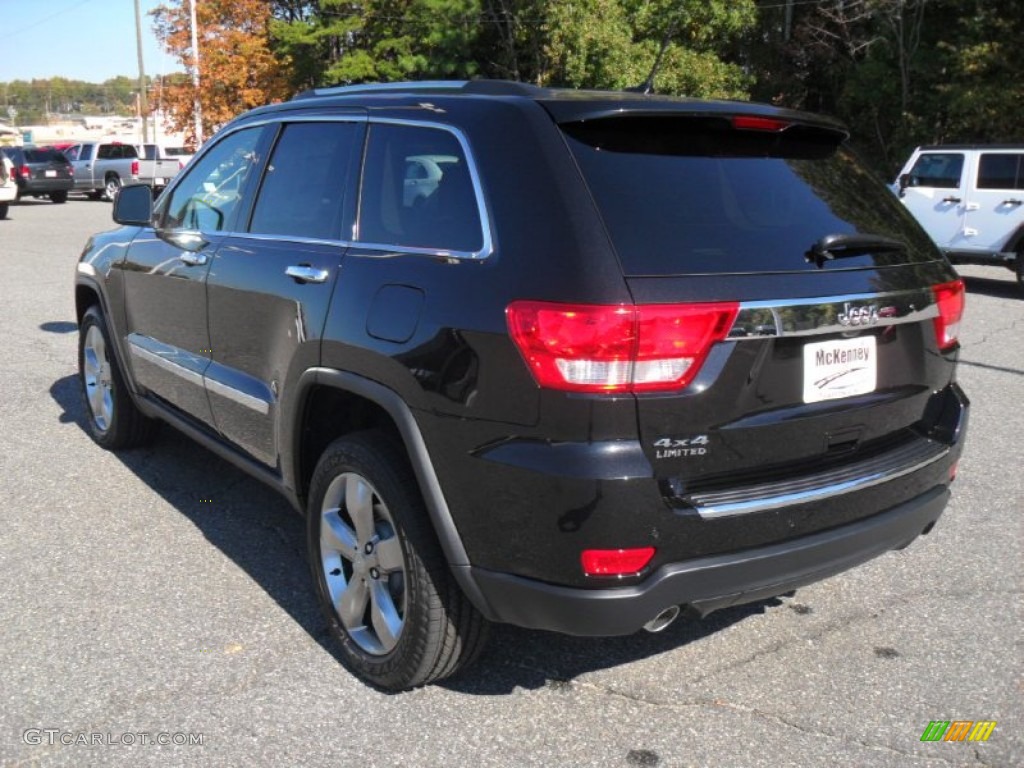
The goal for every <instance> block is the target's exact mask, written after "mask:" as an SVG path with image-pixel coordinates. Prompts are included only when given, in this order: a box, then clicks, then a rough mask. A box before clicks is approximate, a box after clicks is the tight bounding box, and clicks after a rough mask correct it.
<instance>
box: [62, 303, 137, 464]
mask: <svg viewBox="0 0 1024 768" xmlns="http://www.w3.org/2000/svg"><path fill="white" fill-rule="evenodd" d="M78 377H79V382H80V384H81V392H82V399H83V402H84V404H85V413H86V417H87V419H88V423H89V434H90V436H91V437H92V439H93V440H95V441H96V442H97V443H98V444H99V445H101V446H103V447H104V448H107V449H109V450H115V449H119V448H134V447H136V446H139V445H143V444H145V443H146V442H148V441H149V440H150V439H151V438H152V437H153V434H154V433H155V431H156V422H154V421H153V420H152V419H149V418H147V417H146V416H144V415H142V413H141V412H140V411H139V409H138V408H137V407H136V406H135V402H134V401H133V400H132V396H131V393H130V392H129V391H128V387H127V386H126V385H125V382H124V376H123V375H122V373H121V369H120V367H119V366H118V364H117V358H116V357H115V356H114V353H113V350H112V349H111V345H110V335H109V333H108V332H107V324H106V321H105V320H104V318H103V313H102V312H100V310H99V307H97V306H92V307H90V308H89V309H88V310H86V312H85V315H84V316H83V317H82V322H81V323H80V324H79V327H78Z"/></svg>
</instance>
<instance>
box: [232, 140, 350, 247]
mask: <svg viewBox="0 0 1024 768" xmlns="http://www.w3.org/2000/svg"><path fill="white" fill-rule="evenodd" d="M357 135H358V128H357V126H356V125H355V124H354V123H343V122H324V123H294V124H291V125H287V126H285V128H284V131H283V132H282V134H281V138H280V139H279V140H278V142H277V146H276V147H275V148H274V152H273V154H272V155H271V156H270V162H269V163H268V164H267V170H266V172H265V173H264V174H263V183H262V185H261V186H260V191H259V196H258V197H257V198H256V207H255V208H254V210H253V214H252V221H251V223H250V225H249V231H250V232H253V233H256V234H264V235H293V236H295V237H309V238H314V239H320V240H328V239H333V240H338V239H340V238H341V213H342V203H343V202H344V193H345V185H346V183H347V178H348V166H349V158H350V157H351V156H352V148H353V145H354V143H355V141H356V137H357Z"/></svg>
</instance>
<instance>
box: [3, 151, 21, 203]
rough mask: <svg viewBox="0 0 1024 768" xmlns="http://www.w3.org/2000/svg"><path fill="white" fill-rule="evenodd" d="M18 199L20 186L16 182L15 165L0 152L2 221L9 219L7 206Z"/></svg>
mask: <svg viewBox="0 0 1024 768" xmlns="http://www.w3.org/2000/svg"><path fill="white" fill-rule="evenodd" d="M17 197H18V185H17V184H16V183H15V182H14V164H13V163H12V162H11V161H10V160H9V159H8V158H7V155H5V154H3V153H2V152H0V219H6V218H7V206H8V205H9V204H10V202H11V200H15V199H17Z"/></svg>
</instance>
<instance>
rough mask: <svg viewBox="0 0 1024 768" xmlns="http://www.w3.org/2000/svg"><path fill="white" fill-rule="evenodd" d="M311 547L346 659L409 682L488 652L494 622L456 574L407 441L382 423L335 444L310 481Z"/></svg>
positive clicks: (368, 678)
mask: <svg viewBox="0 0 1024 768" xmlns="http://www.w3.org/2000/svg"><path fill="white" fill-rule="evenodd" d="M307 548H308V552H309V561H310V565H311V567H312V571H313V581H314V584H315V589H316V595H317V600H318V602H319V603H320V606H321V608H322V609H323V612H324V616H325V617H326V618H327V622H328V625H329V627H330V631H331V634H332V635H333V636H334V638H335V639H336V640H337V641H338V643H339V645H340V646H341V656H342V663H343V664H344V665H345V667H346V668H347V669H348V670H349V671H350V672H352V673H353V674H354V675H356V676H357V677H359V678H360V679H362V680H364V681H365V682H367V683H369V684H371V685H373V686H376V687H378V688H383V689H385V690H389V691H402V690H407V689H409V688H414V687H416V686H419V685H425V684H427V683H430V682H433V681H436V680H440V679H441V678H444V677H448V676H449V675H452V674H454V673H455V672H457V671H459V670H460V669H463V668H464V667H466V666H468V665H469V664H470V663H472V662H473V661H474V660H475V659H476V657H477V656H478V655H479V653H480V650H481V649H482V648H483V646H484V643H485V641H486V636H487V630H488V626H489V625H488V623H487V622H486V620H485V619H484V618H483V617H482V616H481V615H480V614H479V613H478V612H477V611H476V609H475V608H474V607H473V606H472V604H471V603H470V602H469V600H467V599H466V596H465V595H464V594H463V593H462V590H461V589H459V586H458V585H457V584H456V583H455V580H454V578H453V577H452V575H451V572H450V570H449V569H448V564H447V562H446V561H445V558H444V555H443V553H442V552H441V547H440V545H439V544H438V542H437V537H436V536H435V534H434V530H433V528H432V526H431V524H430V518H429V516H428V514H427V511H426V509H425V508H424V505H423V500H422V498H421V497H420V494H419V492H418V490H417V483H416V479H415V477H414V476H413V473H412V470H411V468H410V466H409V462H408V459H407V457H406V456H405V452H404V450H402V448H401V447H400V446H398V445H396V444H395V443H394V441H393V440H392V439H391V438H389V437H388V436H387V435H386V434H384V433H381V432H362V433H358V434H354V435H349V436H346V437H343V438H340V439H338V440H335V441H334V442H333V443H331V444H330V445H329V446H328V447H327V449H326V450H325V451H324V453H323V455H322V456H321V457H320V461H319V463H318V464H317V468H316V471H315V472H314V474H313V480H312V483H311V486H310V494H309V509H308V515H307Z"/></svg>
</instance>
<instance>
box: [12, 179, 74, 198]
mask: <svg viewBox="0 0 1024 768" xmlns="http://www.w3.org/2000/svg"><path fill="white" fill-rule="evenodd" d="M74 187H75V182H74V180H73V179H33V180H32V181H30V182H27V183H24V182H23V183H22V184H21V194H22V195H48V194H50V193H51V192H70V191H72V190H73V189H74Z"/></svg>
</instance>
